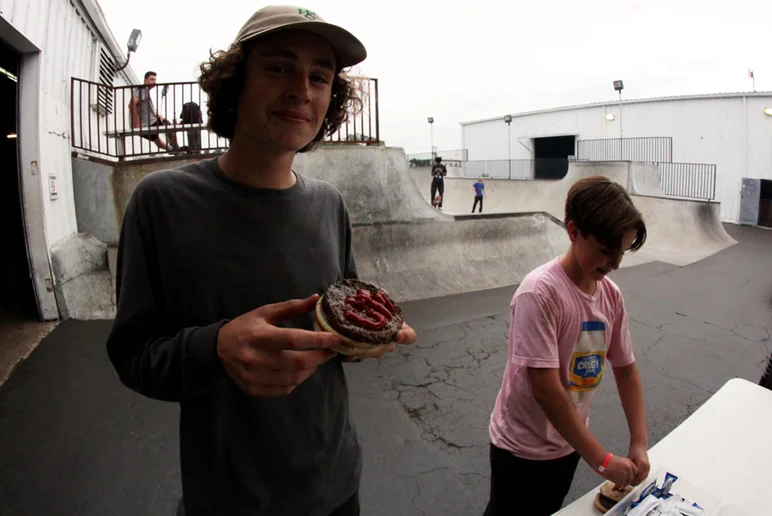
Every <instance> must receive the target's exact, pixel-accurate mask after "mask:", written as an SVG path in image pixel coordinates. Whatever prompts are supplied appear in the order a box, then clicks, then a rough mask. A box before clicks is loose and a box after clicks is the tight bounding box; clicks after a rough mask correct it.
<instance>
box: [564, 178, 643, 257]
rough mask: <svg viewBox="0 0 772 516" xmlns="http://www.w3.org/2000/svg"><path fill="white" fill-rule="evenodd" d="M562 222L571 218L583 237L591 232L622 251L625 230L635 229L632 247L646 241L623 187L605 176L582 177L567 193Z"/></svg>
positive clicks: (639, 214)
mask: <svg viewBox="0 0 772 516" xmlns="http://www.w3.org/2000/svg"><path fill="white" fill-rule="evenodd" d="M564 222H565V224H566V225H568V223H569V222H573V223H574V225H576V227H577V229H579V231H580V232H581V233H582V236H583V237H584V238H588V237H589V236H590V235H592V236H594V237H595V238H596V240H598V242H600V244H601V245H602V246H604V247H606V248H607V249H608V250H609V251H611V252H620V251H622V238H623V237H624V235H625V233H627V232H629V231H635V232H636V237H635V241H634V242H633V245H632V246H631V247H630V250H631V251H637V250H638V249H640V248H641V247H642V246H643V243H644V242H645V241H646V224H645V223H644V221H643V216H642V215H641V212H640V211H638V208H636V207H635V204H633V200H632V199H631V198H630V195H629V194H628V193H627V191H626V190H625V188H624V187H623V186H622V185H620V184H619V183H615V182H614V181H612V180H610V179H609V178H607V177H604V176H588V177H583V178H582V179H580V180H579V181H577V182H576V183H574V184H573V185H572V186H571V188H570V189H569V191H568V195H567V196H566V212H565V221H564Z"/></svg>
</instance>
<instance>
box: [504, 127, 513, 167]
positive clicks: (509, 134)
mask: <svg viewBox="0 0 772 516" xmlns="http://www.w3.org/2000/svg"><path fill="white" fill-rule="evenodd" d="M504 122H505V123H506V124H507V163H508V165H509V179H512V115H506V116H505V117H504Z"/></svg>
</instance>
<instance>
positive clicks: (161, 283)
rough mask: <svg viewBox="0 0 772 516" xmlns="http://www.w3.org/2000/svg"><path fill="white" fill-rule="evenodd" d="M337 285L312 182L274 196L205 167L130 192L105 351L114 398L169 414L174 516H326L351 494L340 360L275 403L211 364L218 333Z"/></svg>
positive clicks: (355, 472)
mask: <svg viewBox="0 0 772 516" xmlns="http://www.w3.org/2000/svg"><path fill="white" fill-rule="evenodd" d="M344 277H346V278H353V277H356V265H355V262H354V257H353V253H352V246H351V224H350V221H349V217H348V212H347V211H346V207H345V204H344V202H343V198H342V196H341V195H340V193H339V192H338V191H337V190H336V189H335V188H334V187H333V186H331V185H329V184H327V183H325V182H322V181H317V180H313V179H309V178H305V177H303V176H300V175H297V182H296V184H295V185H294V186H293V187H292V188H289V189H287V190H267V189H254V188H250V187H247V186H245V185H242V184H240V183H236V182H234V181H231V180H230V179H228V178H227V176H225V175H224V174H223V172H222V171H221V170H220V169H219V167H218V166H217V162H216V159H210V160H206V161H202V162H200V163H196V164H192V165H187V166H185V167H183V168H181V169H176V170H169V171H163V172H155V173H153V174H151V175H149V176H147V177H146V178H144V179H143V180H142V181H141V182H140V183H139V185H138V186H137V188H136V190H135V192H134V194H133V196H132V198H131V200H130V202H129V204H128V207H127V210H126V214H125V217H124V222H123V227H122V229H121V238H120V244H119V251H118V278H117V290H118V308H117V315H116V319H115V323H114V327H113V329H112V332H111V334H110V336H109V339H108V342H107V350H108V354H109V356H110V359H111V361H112V363H113V365H114V366H115V369H116V371H117V372H118V374H119V375H120V378H121V380H122V381H123V382H124V383H125V384H126V385H127V386H129V387H130V388H132V389H134V390H135V391H137V392H139V393H141V394H144V395H146V396H149V397H151V398H155V399H159V400H166V401H174V402H179V403H180V406H181V414H180V418H181V420H180V460H181V468H182V486H183V493H184V499H185V507H186V511H187V516H199V515H207V516H211V515H220V514H228V515H231V514H233V515H247V514H249V515H250V516H263V515H266V516H267V515H279V514H281V515H287V514H292V515H298V516H303V515H309V516H316V515H319V516H326V515H328V514H329V513H331V512H332V511H333V510H334V509H335V508H336V507H338V506H340V505H341V504H343V503H344V502H345V501H346V500H347V499H348V498H349V497H351V496H352V495H353V493H354V492H355V491H356V489H357V488H358V486H359V479H360V474H361V467H362V466H361V450H360V445H359V442H358V438H357V434H356V431H355V429H354V427H353V424H352V422H351V420H350V416H349V401H348V391H347V386H346V379H345V375H344V371H343V367H342V364H341V361H340V360H338V359H334V360H330V361H329V362H327V363H326V364H324V365H322V366H321V367H319V368H318V369H317V371H316V372H315V373H314V374H313V375H312V376H311V377H309V378H308V379H307V380H306V381H305V382H303V383H302V384H300V385H299V386H298V387H297V388H296V389H295V390H294V391H293V392H292V394H290V395H289V396H283V397H250V396H248V395H247V394H246V393H244V392H243V391H242V390H241V389H240V388H239V387H238V386H237V385H236V384H235V383H234V382H233V381H232V380H231V379H230V378H229V377H228V376H227V375H226V373H225V371H224V369H223V366H222V363H221V361H220V359H219V358H218V356H217V354H216V339H217V332H218V330H219V328H220V327H221V326H222V324H224V323H225V322H227V321H228V320H232V319H234V318H236V317H238V316H239V315H242V314H244V313H246V312H248V311H251V310H253V309H255V308H258V307H260V306H263V305H266V304H270V303H276V302H281V301H286V300H288V299H293V298H297V299H302V298H306V297H308V296H310V295H311V294H314V293H321V292H323V290H324V288H325V287H326V286H327V285H329V284H330V283H333V282H335V281H338V280H340V279H342V278H344ZM312 321H313V320H312V316H311V314H308V315H304V316H301V317H299V318H297V319H294V320H292V321H290V322H288V323H286V324H285V326H286V327H295V328H303V329H312Z"/></svg>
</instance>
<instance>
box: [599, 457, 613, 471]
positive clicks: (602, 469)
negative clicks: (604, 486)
mask: <svg viewBox="0 0 772 516" xmlns="http://www.w3.org/2000/svg"><path fill="white" fill-rule="evenodd" d="M611 457H613V455H611V452H608V453H607V454H606V458H605V459H603V464H601V465H600V466H598V473H603V472H604V471H606V468H607V467H608V465H609V462H611Z"/></svg>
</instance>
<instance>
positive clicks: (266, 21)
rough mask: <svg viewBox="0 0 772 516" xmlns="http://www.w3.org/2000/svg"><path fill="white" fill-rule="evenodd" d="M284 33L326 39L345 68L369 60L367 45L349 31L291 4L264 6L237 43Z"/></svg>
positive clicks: (251, 19)
mask: <svg viewBox="0 0 772 516" xmlns="http://www.w3.org/2000/svg"><path fill="white" fill-rule="evenodd" d="M282 30H302V31H306V32H311V33H313V34H316V35H318V36H321V37H323V38H324V39H326V40H327V42H328V43H329V44H330V46H331V47H332V49H333V50H334V51H335V54H336V55H337V57H338V61H339V63H338V64H339V65H340V67H341V68H348V67H350V66H354V65H356V64H359V63H361V62H362V61H364V60H365V58H366V57H367V50H365V46H364V45H363V44H362V42H361V41H359V40H358V39H357V38H356V37H354V35H353V34H351V33H350V32H348V31H347V30H345V29H343V28H341V27H338V26H337V25H333V24H331V23H327V22H326V21H324V20H323V19H322V17H321V16H319V15H318V14H316V13H315V12H314V11H311V10H309V9H304V8H302V7H295V6H289V5H272V6H268V7H263V8H262V9H260V10H259V11H257V12H256V13H255V14H253V15H252V16H251V17H250V18H249V20H247V22H246V23H245V24H244V26H243V27H241V30H240V31H239V33H238V35H237V36H236V40H235V43H244V42H246V41H250V40H252V39H255V38H257V37H259V36H264V35H266V34H271V33H273V32H279V31H282Z"/></svg>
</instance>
